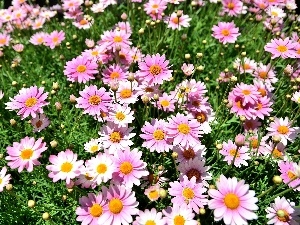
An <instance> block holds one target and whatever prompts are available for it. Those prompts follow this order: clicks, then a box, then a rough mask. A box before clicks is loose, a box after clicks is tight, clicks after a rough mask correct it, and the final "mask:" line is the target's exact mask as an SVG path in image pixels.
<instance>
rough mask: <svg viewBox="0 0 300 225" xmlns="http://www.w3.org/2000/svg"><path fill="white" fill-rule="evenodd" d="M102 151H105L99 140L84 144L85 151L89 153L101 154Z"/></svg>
mask: <svg viewBox="0 0 300 225" xmlns="http://www.w3.org/2000/svg"><path fill="white" fill-rule="evenodd" d="M101 149H103V147H102V142H101V140H100V139H99V138H97V139H91V140H90V141H88V142H86V143H85V144H84V150H85V151H86V152H89V153H95V152H99V151H100V150H101Z"/></svg>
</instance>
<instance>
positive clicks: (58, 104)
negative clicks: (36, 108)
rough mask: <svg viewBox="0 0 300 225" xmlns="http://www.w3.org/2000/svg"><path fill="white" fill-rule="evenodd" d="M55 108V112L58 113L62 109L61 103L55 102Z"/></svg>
mask: <svg viewBox="0 0 300 225" xmlns="http://www.w3.org/2000/svg"><path fill="white" fill-rule="evenodd" d="M54 105H55V108H56V110H57V111H60V110H61V109H62V106H61V103H60V102H55V104H54Z"/></svg>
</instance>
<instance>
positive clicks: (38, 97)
mask: <svg viewBox="0 0 300 225" xmlns="http://www.w3.org/2000/svg"><path fill="white" fill-rule="evenodd" d="M47 97H48V92H45V93H44V87H40V88H38V87H37V86H32V87H29V88H22V89H21V90H20V91H19V94H17V95H16V96H14V98H9V99H10V100H11V102H7V103H5V105H6V108H5V109H8V110H10V111H11V110H19V111H18V113H17V114H18V115H20V116H21V119H22V120H23V119H25V118H26V117H28V116H29V115H31V116H32V118H35V117H36V116H37V113H43V112H44V111H43V108H42V107H43V106H45V105H48V104H49V102H46V101H45V100H46V98H47Z"/></svg>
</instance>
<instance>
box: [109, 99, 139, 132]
mask: <svg viewBox="0 0 300 225" xmlns="http://www.w3.org/2000/svg"><path fill="white" fill-rule="evenodd" d="M133 113H134V112H133V111H132V110H131V108H130V107H129V106H128V105H126V104H124V105H119V104H113V105H112V106H111V108H110V109H109V113H108V118H107V121H111V122H113V123H114V124H117V125H118V126H120V127H126V126H128V124H129V123H132V122H133V121H134V116H133Z"/></svg>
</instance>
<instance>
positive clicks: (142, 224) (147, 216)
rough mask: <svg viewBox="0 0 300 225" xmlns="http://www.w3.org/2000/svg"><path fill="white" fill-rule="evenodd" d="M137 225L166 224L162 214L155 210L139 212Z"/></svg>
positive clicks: (136, 220)
mask: <svg viewBox="0 0 300 225" xmlns="http://www.w3.org/2000/svg"><path fill="white" fill-rule="evenodd" d="M135 222H136V224H135V225H148V224H149V225H150V224H152V225H165V224H166V222H165V220H164V218H163V217H162V213H161V212H157V211H156V209H155V208H152V209H151V210H149V209H145V211H141V210H140V211H139V213H138V216H137V217H136V218H135Z"/></svg>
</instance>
